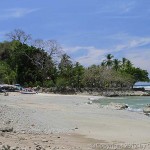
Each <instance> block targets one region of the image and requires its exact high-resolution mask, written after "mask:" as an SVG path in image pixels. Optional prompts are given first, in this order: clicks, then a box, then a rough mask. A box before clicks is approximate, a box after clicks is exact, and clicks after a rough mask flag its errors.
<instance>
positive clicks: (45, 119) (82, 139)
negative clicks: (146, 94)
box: [0, 93, 150, 150]
mask: <svg viewBox="0 0 150 150" xmlns="http://www.w3.org/2000/svg"><path fill="white" fill-rule="evenodd" d="M92 98H93V99H95V98H96V99H101V98H104V97H101V96H92V95H91V96H90V95H59V94H43V93H39V94H33V95H25V94H20V93H9V96H4V95H3V94H0V119H1V122H0V127H1V128H3V127H6V126H8V127H12V128H13V131H12V132H4V131H3V132H1V134H0V135H1V136H0V143H1V146H2V145H10V146H12V147H17V146H18V147H24V148H26V149H36V148H37V147H40V146H41V149H42V148H43V149H85V150H87V149H115V148H116V149H117V146H118V149H119V148H120V149H135V147H136V149H141V147H140V146H143V147H142V148H145V149H149V148H150V134H149V131H150V126H149V125H150V118H149V117H148V116H146V115H144V114H143V113H142V112H140V113H139V112H130V111H127V110H114V109H109V108H107V107H101V106H100V105H98V104H96V103H91V104H90V103H88V102H89V99H92ZM37 145H38V146H37ZM111 146H112V147H111Z"/></svg>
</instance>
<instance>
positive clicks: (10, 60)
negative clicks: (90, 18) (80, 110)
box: [0, 30, 149, 90]
mask: <svg viewBox="0 0 150 150" xmlns="http://www.w3.org/2000/svg"><path fill="white" fill-rule="evenodd" d="M7 36H8V37H9V39H10V40H9V41H4V42H2V43H0V83H7V84H15V83H19V84H21V85H23V86H30V87H33V86H42V87H70V88H76V89H80V88H99V89H103V90H106V89H107V90H108V89H115V88H121V89H123V88H131V87H132V86H133V84H134V83H135V82H137V81H149V78H148V72H147V71H146V70H142V69H140V68H136V67H135V66H134V65H133V64H132V62H131V61H130V60H128V59H126V58H122V59H121V60H118V59H115V58H114V56H112V55H111V54H108V55H107V56H106V59H105V60H103V62H100V63H99V65H92V66H89V67H88V68H85V67H83V66H82V65H81V64H80V63H79V62H74V61H72V60H71V58H70V57H69V56H68V55H67V54H66V53H64V52H63V51H62V48H61V47H60V45H59V44H58V43H57V42H56V41H53V40H47V41H43V40H34V42H33V40H32V42H31V40H30V39H31V37H30V35H27V34H25V33H24V32H23V31H22V30H14V31H13V32H11V33H9V34H8V35H7Z"/></svg>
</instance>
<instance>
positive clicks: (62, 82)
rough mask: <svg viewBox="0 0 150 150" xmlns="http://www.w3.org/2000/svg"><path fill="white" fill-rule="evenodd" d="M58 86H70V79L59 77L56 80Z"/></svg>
mask: <svg viewBox="0 0 150 150" xmlns="http://www.w3.org/2000/svg"><path fill="white" fill-rule="evenodd" d="M56 86H57V87H67V86H68V81H67V79H65V78H61V77H59V78H57V80H56Z"/></svg>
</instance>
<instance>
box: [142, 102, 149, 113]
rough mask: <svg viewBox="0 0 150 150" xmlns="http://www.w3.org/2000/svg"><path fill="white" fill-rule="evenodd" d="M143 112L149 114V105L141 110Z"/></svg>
mask: <svg viewBox="0 0 150 150" xmlns="http://www.w3.org/2000/svg"><path fill="white" fill-rule="evenodd" d="M143 112H144V113H145V114H150V104H148V105H147V106H146V107H145V108H143Z"/></svg>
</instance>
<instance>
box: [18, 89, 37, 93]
mask: <svg viewBox="0 0 150 150" xmlns="http://www.w3.org/2000/svg"><path fill="white" fill-rule="evenodd" d="M20 93H21V94H37V92H36V91H34V90H32V89H30V88H26V89H23V90H22V91H20Z"/></svg>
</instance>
